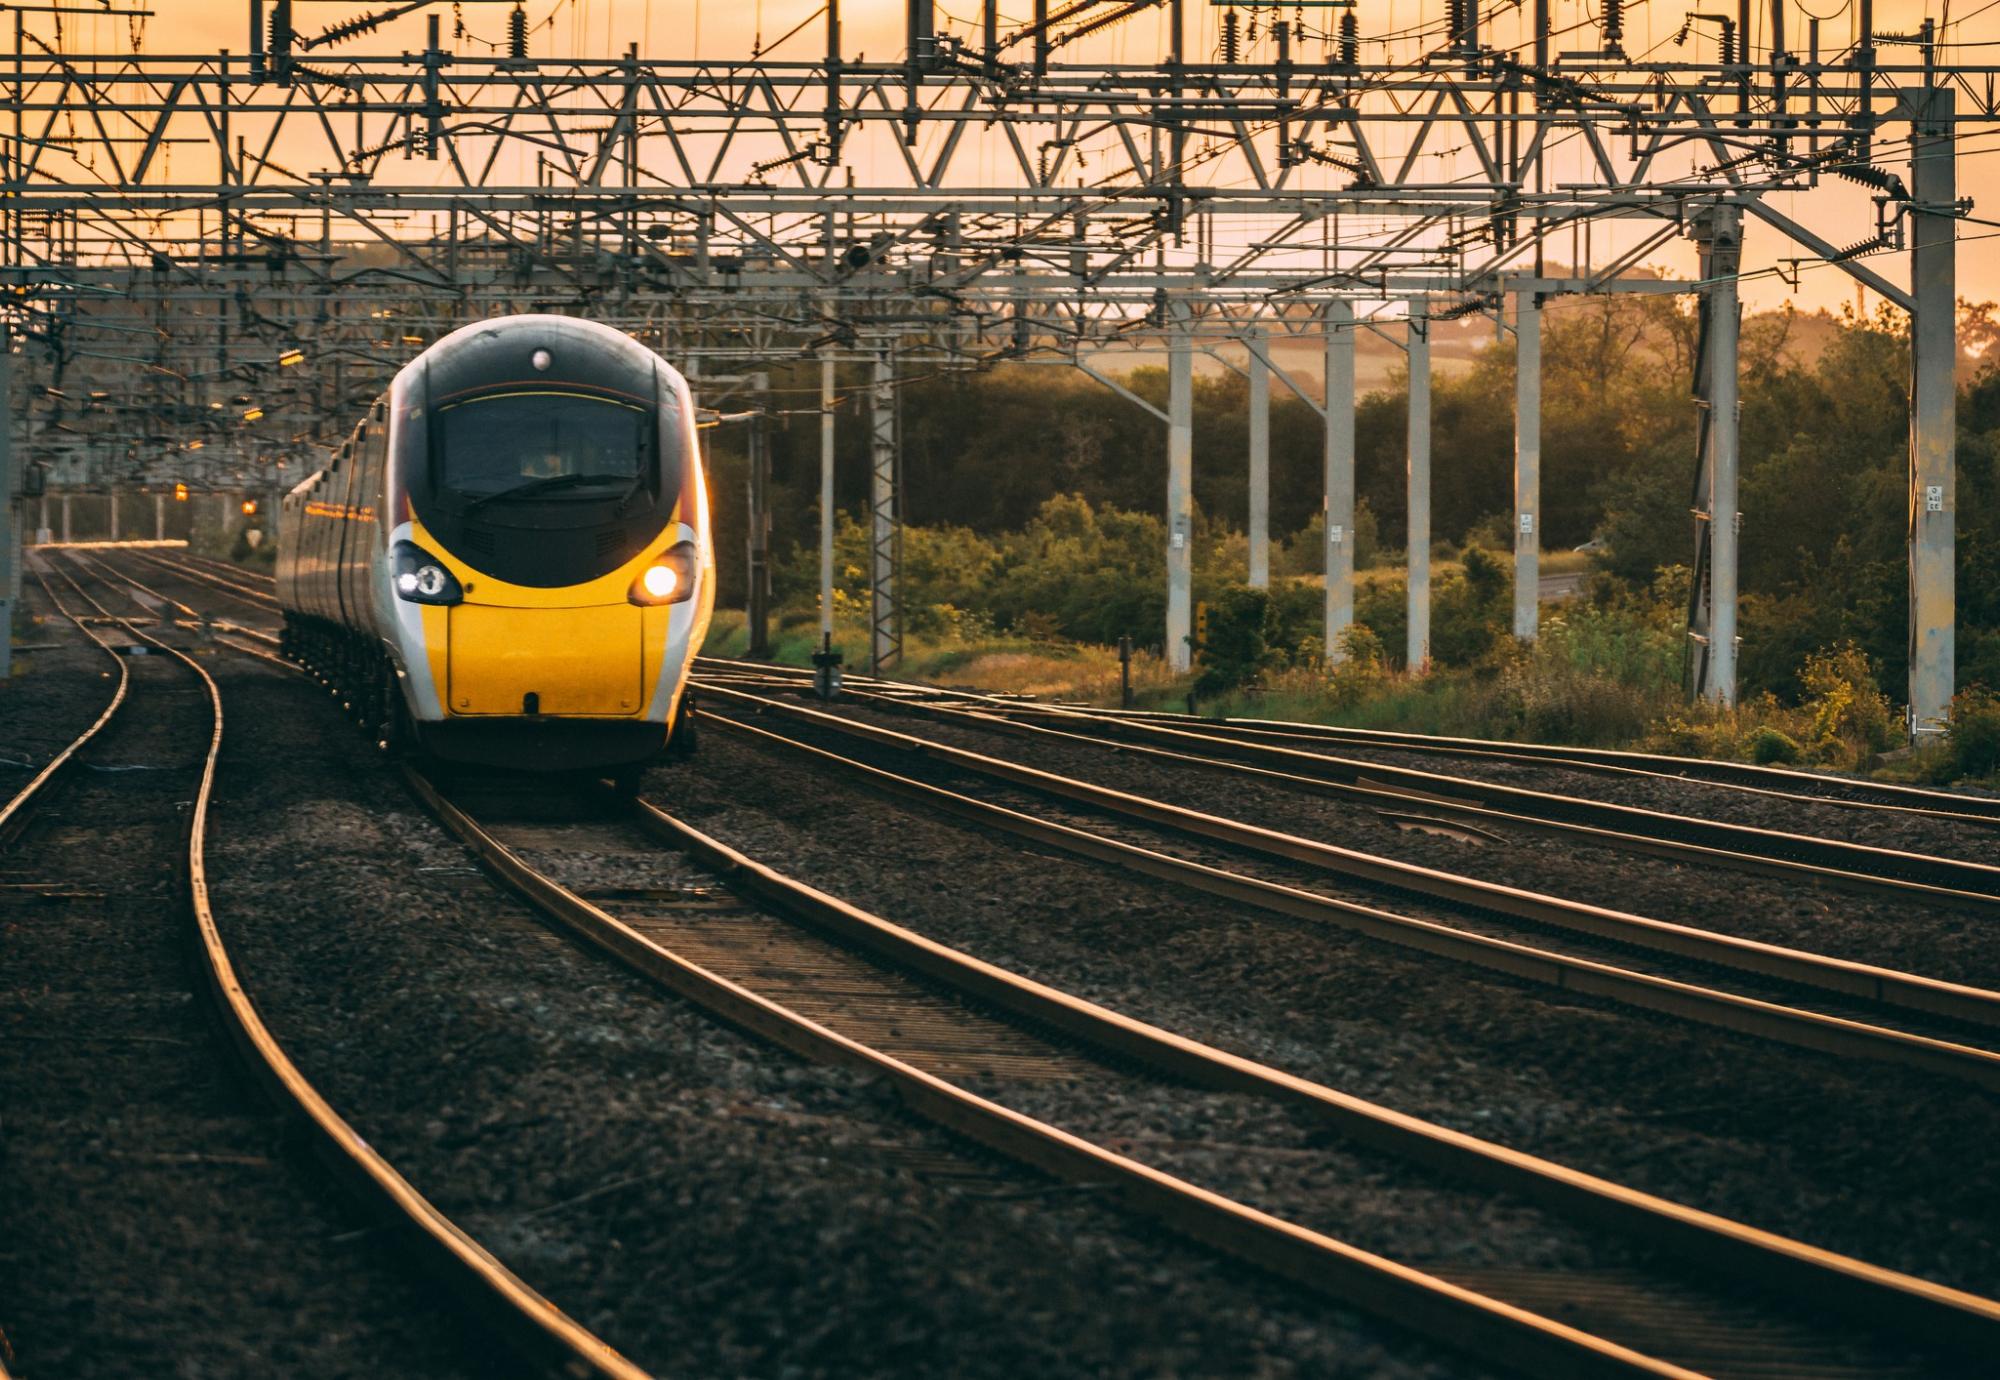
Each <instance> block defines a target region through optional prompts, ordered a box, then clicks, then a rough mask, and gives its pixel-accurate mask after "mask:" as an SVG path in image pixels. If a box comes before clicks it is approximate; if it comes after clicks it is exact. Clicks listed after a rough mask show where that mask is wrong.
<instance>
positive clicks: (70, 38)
mask: <svg viewBox="0 0 2000 1380" xmlns="http://www.w3.org/2000/svg"><path fill="white" fill-rule="evenodd" d="M133 2H134V0H116V3H119V4H120V5H126V4H130V3H133ZM144 2H145V3H148V4H150V6H151V7H152V8H153V9H154V10H155V11H156V14H155V17H154V18H153V19H151V20H150V21H148V23H147V28H146V31H145V46H146V50H147V51H148V52H153V53H162V52H177V53H199V52H209V53H213V52H216V51H218V50H220V49H223V48H228V49H231V50H232V51H238V52H240V51H243V50H244V49H245V48H246V47H247V46H248V45H247V15H248V9H249V5H248V0H144ZM819 2H820V0H528V6H527V9H528V14H529V16H530V19H531V21H533V22H534V23H535V25H536V31H535V34H534V38H533V50H534V51H535V53H537V54H538V55H550V54H561V55H571V54H581V55H586V56H600V57H601V56H610V55H613V54H615V53H619V52H622V51H623V49H624V47H625V45H626V44H627V43H629V42H632V41H634V40H637V41H639V42H640V44H641V50H642V52H643V53H646V54H649V55H654V56H662V57H667V56H672V57H690V56H698V57H723V56H727V55H738V54H741V55H747V54H748V53H749V52H750V50H751V47H752V44H753V43H754V42H755V40H756V38H757V37H758V36H759V35H761V36H762V37H763V39H764V40H765V41H766V42H767V43H769V42H772V41H775V40H776V39H777V38H778V37H779V36H781V35H782V34H784V33H785V32H786V31H787V30H789V29H791V28H792V27H793V26H794V25H796V24H798V23H799V22H800V21H801V20H805V19H807V18H808V17H809V16H811V15H812V14H813V13H814V12H815V11H816V10H817V9H818V8H819ZM389 4H390V0H332V2H330V3H323V2H322V0H295V6H296V13H297V16H298V26H299V28H300V30H301V32H303V33H307V34H312V33H317V32H319V31H320V30H322V29H324V28H326V27H327V26H329V25H331V24H334V23H337V22H340V21H342V20H346V19H349V18H352V17H354V16H356V15H359V14H361V13H364V12H367V11H370V10H381V9H385V8H387V7H388V6H389ZM1552 4H1553V14H1554V23H1555V26H1556V28H1557V29H1558V30H1559V31H1560V30H1562V29H1564V28H1567V27H1569V26H1571V25H1576V24H1580V23H1581V22H1582V21H1584V20H1585V19H1586V18H1590V19H1593V20H1594V17H1595V16H1596V14H1597V13H1598V8H1599V7H1598V5H1597V3H1596V0H1591V3H1589V4H1588V5H1587V6H1586V5H1585V4H1583V3H1582V2H1581V0H1552ZM1982 7H1983V8H1982ZM508 8H509V7H508V5H506V4H492V3H466V4H465V5H464V6H463V10H462V12H463V14H464V17H465V21H466V25H467V27H468V29H469V31H470V32H471V33H472V34H473V35H475V36H477V37H481V38H488V39H495V40H497V39H499V38H500V37H501V36H502V33H503V30H504V23H505V16H506V13H507V9H508ZM1488 8H1489V9H1501V8H1502V7H1501V6H1499V5H1496V4H1493V3H1492V0H1489V3H1488ZM1526 8H1527V7H1526V6H1521V7H1520V9H1518V10H1507V11H1506V12H1505V13H1502V14H1500V15H1499V16H1498V17H1496V18H1495V19H1494V20H1493V21H1492V27H1491V29H1490V31H1489V32H1490V35H1491V39H1492V41H1494V42H1496V43H1498V44H1501V45H1506V44H1510V43H1511V42H1512V41H1513V40H1514V38H1515V35H1516V34H1517V33H1518V31H1519V25H1520V23H1521V13H1520V11H1521V10H1525V9H1526ZM1689 8H1691V6H1690V5H1689V4H1688V3H1686V0H1656V3H1652V4H1648V3H1645V0H1631V3H1628V6H1627V18H1626V43H1625V46H1626V50H1627V51H1628V52H1629V53H1631V54H1633V55H1634V56H1635V57H1637V56H1641V55H1644V54H1647V53H1657V54H1658V55H1659V56H1660V57H1662V58H1668V57H1672V56H1675V55H1677V54H1679V55H1687V56H1693V55H1696V54H1699V55H1702V56H1709V57H1712V56H1713V52H1714V47H1713V43H1714V40H1713V38H1712V37H1702V36H1701V35H1702V34H1704V33H1705V34H1709V35H1712V33H1713V30H1712V29H1708V30H1699V31H1697V37H1696V38H1695V39H1694V40H1692V41H1691V43H1690V45H1689V47H1687V48H1683V49H1676V48H1675V47H1674V45H1673V41H1672V40H1673V38H1674V35H1675V33H1676V31H1677V30H1678V29H1679V28H1680V26H1681V21H1682V17H1683V15H1684V14H1685V13H1686V11H1687V10H1688V9H1689ZM1701 8H1706V9H1709V10H1724V11H1729V10H1733V9H1734V6H1729V5H1707V6H1702V7H1701ZM1756 8H1757V9H1758V11H1759V18H1758V21H1757V23H1756V24H1755V25H1753V29H1754V33H1753V39H1752V51H1753V53H1754V52H1757V51H1760V50H1762V49H1763V48H1765V47H1766V46H1767V44H1768V42H1769V37H1768V34H1767V32H1766V28H1767V25H1768V22H1769V21H1768V18H1767V17H1766V16H1767V15H1768V9H1769V7H1768V4H1765V3H1760V4H1759V5H1758V6H1757V7H1756ZM979 9H980V5H979V0H943V2H942V3H940V4H939V6H938V9H937V14H938V24H939V28H940V30H941V31H943V32H953V33H959V34H964V35H967V36H970V34H971V29H972V25H973V24H974V23H975V22H976V19H977V16H978V14H979ZM1875 9H1876V27H1877V30H1878V32H1893V31H1897V30H1908V29H1911V28H1914V27H1915V26H1916V25H1917V24H1918V23H1919V22H1920V21H1921V20H1922V19H1923V18H1925V17H1930V18H1932V19H1936V20H1939V21H1940V22H1947V21H1948V22H1949V27H1948V28H1947V29H1946V31H1945V35H1944V36H1945V38H1946V39H1947V41H1950V42H1953V43H1958V44H1965V45H1975V44H1977V45H1984V46H1977V47H1973V46H1968V47H1965V48H1962V49H1959V50H1957V51H1959V52H1960V53H1962V55H1963V57H1964V59H1965V60H1967V61H1987V62H1993V63H1996V64H2000V0H1996V3H1992V4H1989V3H1988V2H1987V0H1949V3H1947V0H1876V6H1875ZM435 10H436V12H437V13H439V14H441V15H442V16H443V18H444V24H445V29H446V32H447V34H449V33H450V32H451V27H452V9H451V6H450V5H449V4H448V3H441V4H439V5H437V6H436V7H435ZM1442 10H1443V0H1421V3H1419V0H1362V6H1361V11H1360V13H1361V31H1362V35H1363V38H1364V40H1367V39H1369V37H1370V36H1371V35H1379V34H1387V33H1393V32H1396V31H1399V30H1402V29H1405V28H1408V27H1409V26H1411V25H1412V24H1414V23H1416V22H1418V21H1419V19H1426V20H1435V19H1436V18H1437V17H1438V16H1439V15H1440V14H1441V12H1442ZM1030 12H1031V5H1030V3H1029V0H1003V4H1002V8H1001V13H1002V16H1003V20H1004V21H1005V22H1004V23H1003V31H1004V30H1005V29H1007V28H1010V27H1013V26H1015V25H1017V24H1018V23H1019V22H1020V21H1022V20H1023V19H1025V17H1026V16H1027V15H1028V14H1029V13H1030ZM1188 12H1189V14H1190V15H1191V16H1193V17H1194V22H1195V23H1196V24H1198V25H1199V26H1200V33H1201V35H1202V36H1201V38H1200V39H1199V41H1196V42H1193V43H1191V45H1190V46H1191V48H1193V49H1194V50H1195V51H1196V52H1200V53H1204V54H1205V53H1206V52H1208V51H1209V49H1210V48H1211V47H1212V45H1213V42H1214V37H1213V36H1214V33H1215V31H1216V26H1217V25H1218V23H1219V22H1220V21H1219V16H1220V13H1221V11H1220V10H1219V9H1215V8H1211V7H1210V6H1208V5H1207V4H1204V3H1202V0H1188ZM1813 12H1817V13H1819V14H1822V15H1824V16H1826V18H1825V19H1824V20H1823V21H1822V24H1821V31H1820V32H1821V47H1822V51H1823V52H1826V53H1831V52H1833V51H1836V50H1838V49H1841V48H1843V47H1845V46H1846V44H1847V43H1848V42H1849V41H1850V38H1851V25H1852V23H1853V20H1852V14H1853V12H1854V3H1853V0H1846V3H1845V4H1842V3H1841V0H1815V3H1814V4H1813V5H1812V6H1811V7H1810V9H1805V8H1801V7H1800V6H1799V5H1798V4H1796V3H1788V6H1787V16H1788V17H1787V20H1786V24H1787V34H1786V38H1787V46H1788V47H1789V48H1791V49H1792V50H1793V51H1799V52H1802V51H1803V50H1804V48H1805V46H1806V41H1807V40H1806V33H1807V25H1806V18H1805V16H1806V15H1807V14H1808V13H1813ZM1309 13H1310V12H1309ZM1318 13H1319V15H1324V14H1325V12H1324V11H1320V12H1318ZM842 18H843V28H844V33H845V48H846V50H847V52H848V54H849V55H850V56H859V55H864V54H865V55H867V56H870V57H876V58H880V57H885V56H894V55H898V54H900V52H901V50H902V47H903V7H902V5H901V3H899V2H898V0H844V3H843V5H842ZM1312 22H1315V23H1317V22H1318V18H1317V17H1315V18H1314V19H1313V21H1312ZM49 23H50V21H48V20H47V19H46V18H43V19H42V20H41V21H40V22H39V23H38V24H37V26H36V31H37V32H38V33H42V34H44V35H45V36H50V37H52V36H53V35H52V32H51V30H50V27H49ZM67 23H68V31H67V32H66V34H65V39H66V43H65V47H66V48H67V49H68V50H69V51H72V52H78V51H98V52H104V51H114V50H123V49H124V48H125V46H126V43H127V21H124V20H113V19H96V18H87V19H76V18H74V17H72V18H71V19H70V20H69V21H67ZM424 23H425V21H424V19H423V17H422V16H421V15H417V16H411V17H408V18H405V19H403V20H399V21H396V22H395V23H393V24H392V25H390V26H389V27H387V28H385V29H384V30H382V31H381V32H380V33H378V34H376V35H374V36H371V37H369V38H367V39H363V40H358V41H356V42H355V43H353V44H350V45H347V46H346V47H343V48H338V49H334V50H332V52H333V53H335V54H344V53H346V52H348V51H350V50H351V51H354V52H381V51H385V50H386V51H401V50H404V49H408V48H415V47H419V46H421V44H422V36H423V32H424ZM820 32H821V30H820V24H819V22H818V21H813V22H812V23H810V24H808V25H807V27H806V29H805V30H804V31H803V32H802V33H801V34H800V35H799V36H798V37H797V38H794V39H793V40H791V42H790V43H788V44H786V45H785V46H784V47H783V48H780V49H779V50H778V52H777V56H779V57H782V58H797V59H804V58H810V57H811V56H813V55H814V53H815V51H816V49H817V48H818V46H819V44H820V42H821V39H820ZM1588 34H1589V31H1588V30H1585V31H1582V32H1579V33H1576V34H1573V35H1571V36H1570V38H1569V41H1568V43H1567V44H1563V43H1559V44H1558V46H1559V47H1564V46H1567V47H1581V46H1585V43H1584V40H1585V39H1586V38H1587V36H1588ZM1163 36H1164V19H1163V17H1160V16H1153V15H1146V16H1141V17H1140V18H1138V19H1135V20H1133V21H1131V22H1129V23H1127V24H1124V25H1120V26H1117V27H1115V28H1113V29H1111V30H1109V31H1108V32H1107V33H1106V34H1104V35H1102V36H1100V37H1099V38H1098V39H1094V40H1092V41H1091V42H1092V44H1094V45H1095V46H1091V47H1081V46H1080V47H1079V49H1078V55H1079V56H1088V57H1092V58H1102V59H1108V60H1112V61H1120V60H1125V61H1135V60H1142V59H1147V58H1150V57H1152V56H1153V55H1155V54H1156V53H1158V52H1159V51H1160V50H1161V47H1162V46H1163ZM466 50H467V51H481V48H480V47H479V45H477V44H468V45H467V49H466ZM1317 51H1318V48H1317V45H1313V46H1312V47H1310V48H1308V50H1307V52H1308V54H1309V55H1310V54H1312V53H1316V52H1317ZM1380 51H1381V50H1380V49H1376V50H1375V53H1373V54H1371V53H1370V52H1369V51H1368V49H1367V48H1366V47H1364V57H1370V56H1376V55H1379V53H1380ZM1890 51H1894V52H1897V53H1900V54H1913V53H1914V51H1915V50H1914V49H1909V48H1903V49H1896V50H1890ZM1399 55H1400V54H1399ZM1980 87H1981V89H1982V90H1983V83H1981V84H1980ZM1960 102H1961V108H1964V106H1965V105H1966V104H1968V102H1967V98H1966V97H1965V96H1963V95H1961V96H1960ZM992 137H994V138H996V139H997V138H998V136H997V135H996V136H992ZM1892 137H1900V131H1892ZM1959 190H1960V194H1961V195H1969V196H1972V197H1973V198H1974V199H1975V200H1976V202H1978V203H1979V204H1978V205H1977V206H1976V207H1975V210H1974V212H1973V214H1974V215H1978V216H1984V217H1987V218H1989V219H1993V220H2000V125H1996V126H1995V127H1994V128H1993V129H1991V130H1987V131H1971V132H1968V133H1967V134H1966V136H1965V138H1964V139H1963V141H1962V147H1961V153H1960V164H1959ZM1773 204H1774V205H1776V206H1777V207H1778V208H1779V209H1781V210H1784V211H1786V212H1787V213H1788V214H1792V215H1793V216H1795V217H1796V218H1797V219H1799V220H1802V221H1806V222H1808V223H1810V224H1812V225H1814V226H1815V227H1816V228H1819V229H1821V230H1822V231H1823V232H1824V233H1826V234H1827V235H1828V237H1829V238H1831V239H1833V240H1835V241H1836V242H1840V243H1847V242H1851V241H1852V240H1854V239H1859V238H1861V237H1863V235H1865V234H1866V233H1867V232H1868V231H1869V230H1870V229H1872V225H1871V224H1870V223H1869V222H1870V221H1871V219H1872V217H1871V214H1870V211H1869V208H1868V201H1867V194H1866V193H1865V192H1863V191H1862V190H1861V189H1859V188H1850V187H1847V186H1846V185H1845V184H1838V185H1836V186H1831V187H1829V188H1827V189H1825V190H1822V191H1816V192H1813V193H1808V194H1797V195H1787V196H1780V197H1777V198H1775V199H1774V202H1773ZM1962 234H1963V235H1964V236H1965V243H1964V245H1963V247H1962V248H1961V250H1960V254H1959V263H1958V275H1959V291H1960V294H1961V295H1962V296H1964V297H1967V298H1971V299H1973V300H1988V299H2000V239H1987V238H1983V237H1986V236H1995V237H2000V227H1995V226H1980V225H1973V224H1968V225H1965V226H1963V227H1962ZM1749 236H1750V237H1749V240H1748V247H1747V251H1746V264H1747V266H1748V267H1752V268H1755V267H1760V266H1767V265H1768V264H1769V263H1770V262H1771V260H1772V258H1773V257H1774V256H1775V255H1777V254H1781V253H1782V254H1788V255H1789V254H1792V253H1796V252H1798V251H1796V250H1794V249H1790V248H1787V247H1785V246H1784V243H1783V242H1782V241H1781V240H1780V239H1779V237H1778V236H1777V234H1776V232H1775V231H1771V230H1768V229H1766V228H1764V227H1762V226H1761V225H1758V224H1755V223H1752V226H1751V228H1750V231H1749ZM1555 256H1556V257H1561V255H1560V254H1556V255H1555ZM1901 257H1902V256H1900V255H1894V254H1889V255H1877V256H1874V257H1872V258H1871V259H1870V260H1869V261H1868V262H1869V264H1870V266H1871V267H1873V268H1874V269H1876V270H1877V271H1878V272H1880V273H1881V274H1883V276H1885V277H1887V278H1889V279H1891V280H1892V281H1896V282H1902V281H1905V279H1906V276H1907V275H1906V271H1905V269H1904V266H1903V264H1902V262H1900V260H1901ZM1653 262H1655V263H1656V264H1658V265H1660V266H1662V267H1667V268H1671V269H1673V270H1675V271H1681V272H1691V271H1692V267H1693V256H1692V251H1691V250H1687V251H1684V252H1681V253H1679V254H1678V255H1666V254H1663V255H1661V256H1659V257H1657V258H1656V259H1655V260H1654V261H1653ZM1745 296H1746V300H1747V301H1748V302H1749V303H1750V304H1752V305H1754V306H1772V305H1776V304H1777V303H1778V302H1780V301H1782V300H1784V299H1785V298H1786V297H1792V299H1793V300H1794V301H1795V302H1796V303H1797V304H1798V305H1799V306H1801V307H1802V308H1811V307H1821V306H1833V305H1837V304H1838V303H1841V302H1844V301H1852V300H1853V297H1854V287H1853V283H1852V280H1850V279H1849V278H1847V276H1846V275H1845V274H1843V273H1840V272H1839V271H1838V270H1834V269H1828V268H1820V269H1817V270H1811V269H1809V270H1808V271H1807V272H1806V273H1805V274H1804V275H1803V280H1802V283H1801V285H1800V288H1799V289H1798V291H1797V293H1796V295H1794V294H1793V292H1792V290H1791V289H1790V288H1789V287H1787V286H1786V285H1785V284H1784V283H1783V282H1782V281H1780V280H1778V279H1776V278H1775V277H1771V276H1765V277H1762V278H1759V279H1757V280H1755V281H1752V282H1749V283H1746V285H1745Z"/></svg>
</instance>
